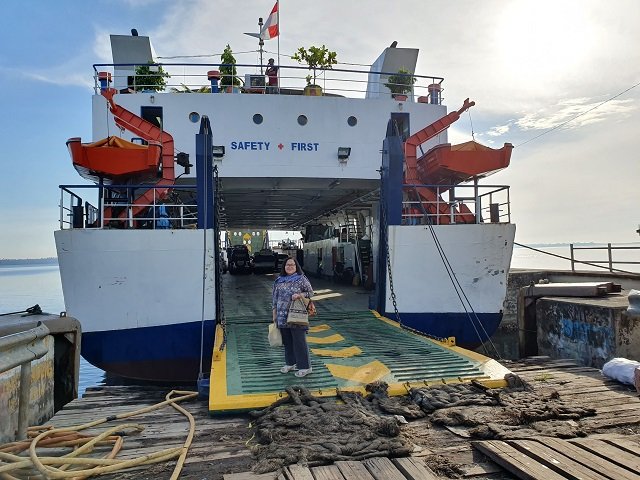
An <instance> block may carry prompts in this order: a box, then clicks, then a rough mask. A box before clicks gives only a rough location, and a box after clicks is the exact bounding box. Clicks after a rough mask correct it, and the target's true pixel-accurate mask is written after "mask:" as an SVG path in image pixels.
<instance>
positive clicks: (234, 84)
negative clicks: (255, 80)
mask: <svg viewBox="0 0 640 480" xmlns="http://www.w3.org/2000/svg"><path fill="white" fill-rule="evenodd" d="M220 61H221V62H222V63H221V65H220V77H221V78H220V90H222V91H223V92H228V93H239V92H240V85H242V83H241V82H240V79H239V78H238V77H237V75H238V71H237V70H236V58H235V57H234V56H233V52H232V51H231V47H230V46H229V45H228V44H227V46H226V47H225V49H224V51H223V52H222V56H221V57H220Z"/></svg>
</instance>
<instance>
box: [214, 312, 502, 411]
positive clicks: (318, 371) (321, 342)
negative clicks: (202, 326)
mask: <svg viewBox="0 0 640 480" xmlns="http://www.w3.org/2000/svg"><path fill="white" fill-rule="evenodd" d="M269 323H270V319H265V318H262V319H260V318H256V317H250V318H249V317H234V318H228V319H227V323H226V329H225V330H226V335H225V336H226V342H225V343H224V345H223V342H222V339H223V330H222V327H221V326H218V327H217V328H218V329H217V331H216V342H215V346H214V352H213V361H212V367H211V381H210V391H209V412H210V413H212V414H221V413H228V412H237V411H243V410H249V409H253V408H260V407H266V406H268V405H271V403H273V402H274V401H276V400H277V399H279V398H281V397H282V396H283V395H286V393H285V391H284V390H285V388H286V387H288V386H292V385H302V386H305V387H306V388H308V389H309V390H310V391H311V392H312V393H313V394H314V395H316V396H334V395H335V394H336V391H337V390H350V391H360V392H363V393H364V386H365V385H366V384H367V383H371V382H374V381H384V382H386V383H387V384H389V390H388V391H389V394H390V395H404V394H406V393H407V392H408V390H409V388H412V387H423V386H425V385H433V384H436V383H437V384H442V383H456V382H465V381H471V380H478V381H480V382H482V383H484V384H486V385H488V386H490V387H500V386H504V385H506V382H505V381H504V376H505V375H506V374H507V373H509V371H508V370H507V369H506V368H504V367H503V366H502V365H500V364H499V363H497V362H496V361H495V360H492V359H490V358H488V357H485V356H482V355H480V354H478V353H475V352H472V351H469V350H465V349H462V348H459V347H455V346H450V345H446V344H444V343H442V342H438V341H435V340H432V339H429V338H427V337H423V336H421V335H417V334H415V333H412V332H410V331H408V330H406V329H403V328H401V327H400V326H399V325H398V324H397V323H396V322H393V321H391V320H388V319H386V318H383V317H380V316H379V315H378V314H377V313H376V312H371V311H364V312H345V313H342V314H338V315H336V314H335V313H331V314H320V315H318V316H316V317H312V322H311V328H310V329H309V335H308V336H307V342H308V344H309V349H310V351H311V366H312V368H313V373H312V374H311V375H308V376H306V377H304V378H298V377H296V376H295V375H293V374H292V373H289V374H282V373H280V367H281V366H282V365H284V350H283V347H275V348H274V347H270V346H269V343H268V341H267V329H268V325H269Z"/></svg>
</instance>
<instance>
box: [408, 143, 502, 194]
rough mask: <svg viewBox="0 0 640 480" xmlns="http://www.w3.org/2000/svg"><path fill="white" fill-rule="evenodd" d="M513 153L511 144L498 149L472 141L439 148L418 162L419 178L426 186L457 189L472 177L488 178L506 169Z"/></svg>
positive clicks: (429, 152)
mask: <svg viewBox="0 0 640 480" xmlns="http://www.w3.org/2000/svg"><path fill="white" fill-rule="evenodd" d="M512 150H513V145H511V144H510V143H505V144H504V146H503V147H502V148H500V149H494V148H489V147H486V146H484V145H482V144H480V143H478V142H475V141H470V142H465V143H461V144H459V145H451V144H449V143H445V144H441V145H438V146H436V147H434V148H432V149H431V150H429V151H428V152H427V153H425V154H424V155H423V156H422V157H420V158H419V159H418V161H417V163H416V170H417V174H418V178H419V179H420V181H421V182H422V183H424V184H427V185H457V184H458V183H462V182H466V181H468V180H471V179H473V178H474V177H477V178H482V177H487V176H489V175H491V174H492V173H496V172H498V171H500V170H502V169H503V168H506V167H508V166H509V161H510V160H511V151H512Z"/></svg>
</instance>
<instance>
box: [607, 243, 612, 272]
mask: <svg viewBox="0 0 640 480" xmlns="http://www.w3.org/2000/svg"><path fill="white" fill-rule="evenodd" d="M607 251H608V253H609V271H610V272H612V273H613V258H612V254H611V244H610V243H607Z"/></svg>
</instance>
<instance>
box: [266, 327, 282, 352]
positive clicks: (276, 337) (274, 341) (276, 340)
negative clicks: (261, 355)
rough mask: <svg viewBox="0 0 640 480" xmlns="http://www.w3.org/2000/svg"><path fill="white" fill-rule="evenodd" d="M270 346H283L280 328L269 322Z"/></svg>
mask: <svg viewBox="0 0 640 480" xmlns="http://www.w3.org/2000/svg"><path fill="white" fill-rule="evenodd" d="M268 338H269V346H270V347H281V346H282V334H281V333H280V329H279V328H278V327H276V325H275V324H273V323H270V324H269V335H268Z"/></svg>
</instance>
